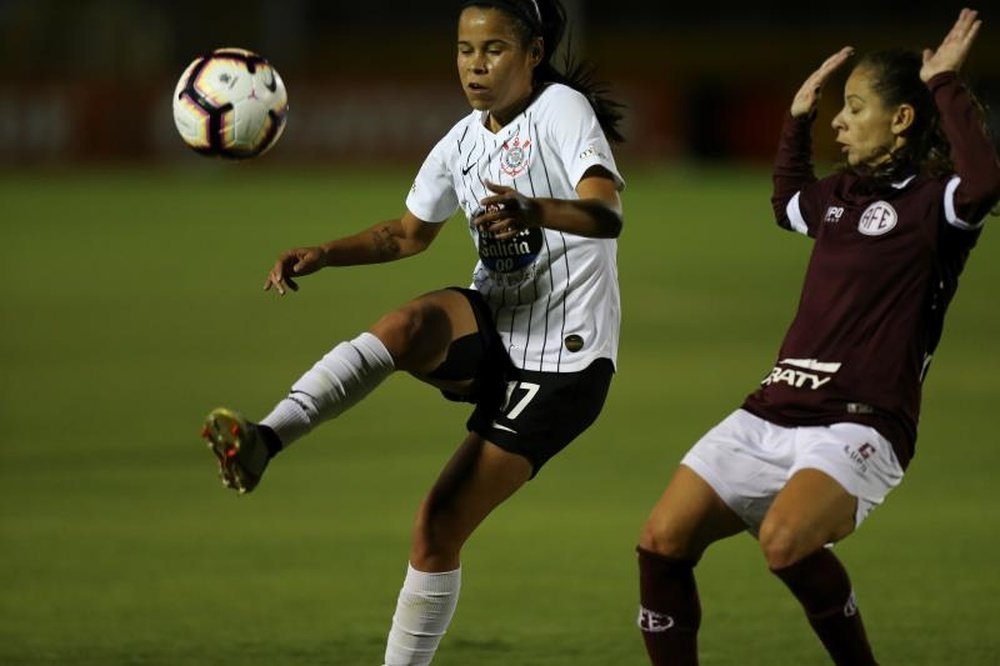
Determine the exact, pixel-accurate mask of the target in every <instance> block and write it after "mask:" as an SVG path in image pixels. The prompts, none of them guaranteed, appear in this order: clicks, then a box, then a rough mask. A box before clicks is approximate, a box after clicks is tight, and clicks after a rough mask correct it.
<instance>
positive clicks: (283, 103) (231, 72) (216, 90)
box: [174, 48, 288, 159]
mask: <svg viewBox="0 0 1000 666" xmlns="http://www.w3.org/2000/svg"><path fill="white" fill-rule="evenodd" d="M287 112H288V94H287V93H286V92H285V84H284V83H283V82H282V81H281V77H280V76H278V72H277V71H275V69H274V68H273V67H271V64H270V63H269V62H268V61H267V60H265V59H264V58H262V57H261V56H259V55H257V54H256V53H253V52H252V51H247V50H244V49H236V48H225V49H217V50H215V51H213V52H212V53H210V54H208V55H204V56H199V57H198V58H196V59H195V61H194V62H192V63H191V64H190V65H188V68H187V69H185V70H184V73H183V74H181V78H180V80H179V81H178V82H177V88H175V89H174V124H175V125H176V126H177V131H178V132H180V135H181V138H182V139H184V143H186V144H187V145H189V146H190V147H191V148H193V149H194V150H196V151H198V152H199V153H201V154H202V155H217V156H221V157H229V158H232V159H244V158H247V157H255V156H257V155H260V154H262V153H264V152H266V151H267V150H268V149H269V148H271V146H273V145H274V143H275V142H276V141H277V140H278V137H280V136H281V133H282V132H283V131H284V129H285V116H286V114H287Z"/></svg>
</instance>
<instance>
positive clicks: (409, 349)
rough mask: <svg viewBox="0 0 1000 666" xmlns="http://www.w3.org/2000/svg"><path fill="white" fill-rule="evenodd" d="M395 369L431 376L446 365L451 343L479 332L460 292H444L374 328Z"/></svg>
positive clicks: (416, 301) (402, 309) (430, 295)
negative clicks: (445, 361) (429, 374)
mask: <svg viewBox="0 0 1000 666" xmlns="http://www.w3.org/2000/svg"><path fill="white" fill-rule="evenodd" d="M370 330H371V332H372V333H373V334H374V335H376V336H377V337H378V338H379V339H380V340H381V341H382V343H383V344H384V345H385V346H386V349H388V350H389V353H390V354H392V357H393V359H394V360H395V362H396V367H397V368H398V369H400V370H405V371H408V372H413V373H429V372H431V371H433V370H434V369H435V368H437V367H438V366H440V365H441V363H443V362H444V360H445V358H447V355H448V349H449V347H450V346H451V343H452V342H453V341H455V340H457V339H459V338H462V337H465V336H467V335H473V334H475V333H476V332H477V331H478V330H479V326H478V323H477V319H476V314H475V312H474V311H473V309H472V305H471V304H470V303H469V300H468V298H466V297H465V296H464V295H463V294H462V292H461V291H459V290H457V289H441V290H439V291H433V292H430V293H427V294H424V295H422V296H419V297H417V298H415V299H413V300H412V301H410V302H409V303H406V304H405V305H402V306H400V307H399V308H396V309H395V310H393V311H392V312H389V313H387V314H385V315H384V316H383V317H382V318H381V319H379V320H378V321H377V322H375V324H374V325H372V327H371V329H370Z"/></svg>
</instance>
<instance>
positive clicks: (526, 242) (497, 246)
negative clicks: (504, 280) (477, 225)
mask: <svg viewBox="0 0 1000 666" xmlns="http://www.w3.org/2000/svg"><path fill="white" fill-rule="evenodd" d="M542 240H543V239H542V230H541V229H539V228H538V227H532V228H531V229H525V230H523V231H521V232H520V233H519V234H518V235H517V236H515V237H514V238H512V239H510V240H497V239H496V238H495V237H494V236H493V235H492V234H489V233H485V232H480V233H479V258H480V260H481V261H482V262H483V265H484V266H486V268H488V269H490V270H491V271H495V272H497V273H513V272H515V271H519V270H522V269H524V268H527V267H528V266H530V265H532V264H534V263H535V260H536V259H537V258H538V253H539V252H541V249H542Z"/></svg>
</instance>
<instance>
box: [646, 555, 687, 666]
mask: <svg viewBox="0 0 1000 666" xmlns="http://www.w3.org/2000/svg"><path fill="white" fill-rule="evenodd" d="M636 550H637V551H638V553H639V598H640V601H641V604H642V605H641V607H640V608H639V629H641V630H642V638H643V640H644V641H645V642H646V652H647V653H648V654H649V660H650V663H652V664H653V666H698V626H699V625H700V624H701V604H700V603H699V601H698V588H697V586H696V585H695V582H694V566H695V564H697V561H695V560H679V559H674V558H672V557H666V556H664V555H658V554H657V553H653V552H651V551H648V550H645V549H643V548H641V547H640V548H637V549H636Z"/></svg>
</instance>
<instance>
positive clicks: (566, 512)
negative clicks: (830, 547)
mask: <svg viewBox="0 0 1000 666" xmlns="http://www.w3.org/2000/svg"><path fill="white" fill-rule="evenodd" d="M626 173H627V175H628V176H629V177H630V178H629V189H628V190H627V191H626V194H625V203H626V207H627V221H626V230H625V233H624V236H623V237H622V239H621V245H620V265H621V280H622V288H623V298H624V307H625V321H624V330H623V341H622V350H621V358H620V372H619V375H618V376H617V378H616V380H615V383H614V386H613V388H612V393H611V396H610V398H609V401H608V404H607V407H606V410H605V413H604V415H603V416H602V418H601V419H600V420H599V421H598V423H597V424H596V425H595V426H594V427H593V428H592V429H591V430H590V431H588V432H587V433H586V434H585V435H584V436H583V437H582V438H581V439H580V440H578V442H576V443H575V444H574V445H573V446H572V447H570V449H568V450H567V451H566V452H565V453H564V454H563V455H561V456H560V457H559V458H557V459H556V460H555V461H553V463H551V465H550V466H549V467H547V468H546V469H545V470H544V471H543V473H542V474H541V475H540V477H539V478H538V479H537V480H536V481H535V482H533V483H531V484H529V486H528V487H527V488H526V489H525V490H523V491H522V492H521V493H519V494H518V495H517V496H516V497H514V498H513V499H512V500H511V501H510V502H509V503H508V504H507V505H505V506H504V507H502V508H501V509H500V510H499V511H498V512H497V513H496V514H494V515H493V516H491V517H490V519H489V520H488V521H487V522H486V523H485V524H484V525H483V527H482V528H481V530H480V531H479V532H478V533H477V534H476V535H475V536H474V538H473V540H472V541H471V542H470V544H469V545H468V547H467V549H466V552H465V553H464V566H465V587H464V590H463V595H462V601H461V603H460V606H459V612H458V614H457V616H456V619H455V622H454V624H453V626H452V629H451V631H450V632H449V635H448V637H447V638H446V640H445V643H444V645H443V647H442V650H441V651H440V653H439V657H438V659H437V660H436V661H435V664H436V665H438V666H458V665H463V666H467V665H469V664H474V665H476V666H494V665H495V666H500V665H503V666H509V665H511V664H526V665H540V666H569V665H572V666H591V665H593V666H598V665H600V666H608V665H610V664H615V665H619V664H623V665H629V664H635V665H638V664H642V663H644V653H643V650H642V647H641V641H640V638H639V636H638V633H637V630H636V629H635V628H634V617H635V614H636V595H637V593H636V575H635V574H636V572H635V563H634V556H633V553H632V548H633V545H634V543H635V540H636V536H637V533H638V530H639V527H640V525H641V523H642V521H643V519H644V518H645V516H646V513H647V512H648V510H649V508H650V506H651V505H652V503H653V502H654V501H655V499H656V497H657V496H658V495H659V493H660V492H661V490H662V488H663V486H664V484H665V483H666V481H667V479H668V477H669V474H670V473H671V471H672V469H673V468H674V466H675V465H676V463H677V461H678V459H679V458H680V456H681V455H682V454H683V452H684V451H685V450H686V449H687V448H688V447H689V446H690V445H691V444H692V443H693V442H694V440H695V439H696V438H697V437H698V436H700V435H701V433H702V432H704V431H705V430H706V429H707V428H708V427H710V426H711V425H713V424H714V423H715V422H717V421H718V420H719V419H721V418H722V417H723V416H724V415H725V414H727V413H728V412H729V411H730V410H731V409H733V408H734V407H735V406H736V405H738V403H739V401H740V400H741V399H742V397H743V396H744V394H745V393H747V392H748V391H750V390H751V389H752V388H753V387H754V384H755V382H756V380H757V379H758V378H759V377H761V376H763V374H764V372H765V371H766V370H767V369H769V367H770V364H771V362H772V360H773V358H774V355H775V354H776V352H777V345H778V343H779V341H780V338H781V335H782V333H783V331H784V329H785V327H786V326H787V324H788V321H789V319H790V317H791V314H792V312H793V310H794V307H795V303H796V300H797V292H798V288H799V285H800V283H801V274H802V268H803V266H804V264H805V261H806V258H807V253H808V248H809V245H808V241H806V240H804V239H802V238H799V237H797V236H793V235H790V234H783V233H781V232H779V231H778V230H777V229H776V228H775V227H774V226H773V225H772V224H771V222H770V211H769V204H768V197H769V191H770V185H769V176H768V174H767V173H766V172H764V171H735V170H697V169H689V170H669V171H666V170H663V171H661V170H626ZM410 177H411V174H409V173H407V172H399V173H390V172H374V171H366V172H361V173H347V172H325V171H300V172H292V173H287V172H285V171H279V170H275V169H270V168H265V167H262V166H260V165H256V164H252V165H242V166H236V165H226V167H225V168H219V169H216V168H205V169H197V170H193V171H184V172H181V171H143V170H138V171H136V172H132V173H129V172H125V171H107V172H93V173H77V172H65V173H48V174H29V175H16V174H12V173H7V174H3V175H2V176H0V205H2V212H0V278H2V284H3V286H4V296H3V301H2V305H0V325H2V333H0V426H2V430H0V432H2V435H0V437H2V440H0V664H12V665H26V666H27V665H32V666H35V665H38V666H40V665H43V664H76V665H81V666H82V665H88V666H91V665H92V666H98V665H100V666H117V665H125V664H129V665H140V664H141V665H144V666H145V665H149V666H153V665H155V666H176V665H189V664H190V665H204V666H227V665H230V664H232V665H236V664H240V665H247V664H251V665H253V664H281V665H289V666H307V665H313V664H317V665H318V664H327V665H329V664H334V665H339V664H343V665H347V666H354V665H363V664H378V663H381V662H380V658H381V654H382V649H383V640H384V635H385V633H386V630H387V628H388V622H389V617H390V615H391V612H392V609H393V605H394V602H395V596H396V592H397V590H398V587H399V584H400V582H401V580H402V576H403V573H404V568H405V563H406V553H407V548H408V541H409V527H410V523H411V520H412V516H413V512H414V510H415V508H416V505H417V503H418V501H419V499H420V498H421V496H422V495H423V493H424V492H425V491H426V489H427V488H428V487H429V484H430V483H431V482H432V481H433V479H434V478H435V476H436V474H437V472H438V470H439V469H440V467H441V466H442V465H443V463H444V462H445V460H446V459H447V458H448V456H449V455H450V453H451V451H452V450H453V448H454V447H455V445H456V444H457V443H458V442H459V441H460V439H461V437H462V435H463V424H464V420H465V416H466V410H465V409H464V408H463V407H462V406H460V405H454V404H451V403H447V402H445V401H443V400H441V399H440V398H439V397H438V396H437V394H436V393H435V392H434V391H432V390H430V389H428V388H426V387H424V386H422V385H420V384H418V383H417V382H415V381H413V380H411V379H409V378H406V377H403V376H399V377H394V378H393V379H391V380H390V381H388V382H387V383H386V384H385V385H384V387H383V388H382V389H380V390H379V391H378V392H376V393H375V394H373V395H372V396H371V397H370V398H369V399H368V400H366V401H365V402H364V403H362V404H361V405H359V406H358V407H357V408H355V409H354V410H353V411H351V412H350V413H348V414H346V415H345V416H344V417H342V418H341V419H340V420H339V421H337V422H335V423H333V424H329V425H327V426H325V427H324V428H322V429H321V430H319V431H318V432H316V433H314V434H313V435H312V436H310V438H308V439H307V440H305V441H303V442H301V443H299V444H297V445H296V446H295V448H294V449H293V450H292V451H290V452H288V453H287V454H285V455H283V456H282V457H281V458H279V459H278V460H277V461H275V463H274V465H273V467H272V469H271V470H269V473H268V476H267V478H266V479H265V481H264V483H263V484H262V485H261V487H260V489H259V490H258V491H257V492H256V493H254V494H253V495H251V496H248V497H244V498H239V497H236V496H235V495H233V494H231V493H228V492H224V491H223V490H222V488H221V487H220V486H219V485H218V481H217V480H216V478H215V472H214V469H213V462H212V460H211V457H210V455H209V454H208V452H207V451H205V450H204V448H203V447H202V445H201V443H200V442H199V440H198V437H197V431H198V429H199V425H200V420H201V418H202V417H203V415H204V414H205V413H206V412H207V410H208V409H210V408H211V407H214V406H216V405H217V404H229V405H232V406H234V407H237V408H239V409H241V410H244V411H245V412H246V413H248V414H250V415H254V416H260V415H261V414H262V413H264V412H265V411H266V410H267V409H268V408H269V407H270V406H271V404H272V403H273V402H274V401H275V400H276V399H278V398H280V397H281V396H282V395H283V394H284V392H285V390H286V389H287V387H288V385H289V384H290V383H291V382H292V381H293V380H294V379H295V378H297V377H298V376H299V374H301V372H302V371H303V370H304V369H305V368H306V367H308V366H309V365H310V364H311V363H312V362H313V361H314V360H315V359H316V358H318V357H319V356H320V355H322V353H324V352H325V351H326V350H327V349H328V348H329V347H331V346H332V345H333V344H335V343H336V342H338V341H339V340H341V339H343V338H345V337H348V336H353V335H354V334H355V333H356V332H357V331H359V330H361V329H363V328H364V327H366V326H367V325H368V324H369V323H370V322H371V321H372V320H373V319H374V318H376V317H377V316H378V315H379V314H381V313H382V312H384V311H385V310H387V309H388V308H391V307H393V306H394V305H396V304H398V303H400V302H402V301H404V300H406V299H408V298H410V297H412V296H414V295H416V294H418V293H420V292H422V291H425V290H431V289H435V288H437V287H440V286H443V285H448V284H465V283H466V282H467V281H468V279H469V274H470V269H471V265H472V258H473V253H472V251H471V245H470V241H469V239H468V236H467V233H466V231H465V228H464V225H463V224H461V223H459V224H455V223H452V224H451V225H450V227H449V228H448V229H446V230H445V231H444V232H443V233H442V235H441V236H440V237H439V240H438V243H436V244H435V247H434V248H432V249H431V250H430V252H428V253H427V254H425V255H423V256H420V257H417V258H415V259H412V260H410V261H408V262H402V263H400V264H394V265H389V266H381V267H365V268H352V269H343V270H341V271H327V272H325V273H323V274H321V275H319V276H316V277H313V278H309V279H307V280H304V281H303V283H304V284H303V286H304V288H303V291H302V292H300V293H299V294H296V295H294V296H292V297H289V298H285V299H283V300H282V299H276V298H274V297H272V296H271V295H270V294H264V293H262V292H261V291H260V287H261V284H262V282H263V278H264V275H265V274H266V272H267V269H268V268H269V266H270V264H271V262H272V261H273V258H274V256H275V254H276V252H277V251H279V250H281V249H284V248H285V247H288V246H291V245H297V244H305V243H310V242H315V241H320V240H326V239H329V238H332V237H336V236H338V235H342V234H345V233H348V232H351V231H355V230H357V229H359V228H360V227H361V226H363V225H367V224H369V223H371V222H374V221H376V220H377V219H380V218H387V217H390V216H393V215H395V214H397V213H398V212H399V211H401V210H402V199H403V197H404V196H405V193H406V188H407V186H408V184H409V178H410ZM994 235H995V234H994V233H993V232H992V231H991V230H987V232H986V233H985V234H984V237H983V239H982V242H981V246H980V247H979V248H978V249H977V250H976V252H975V253H974V255H973V257H972V260H971V261H970V265H969V267H968V269H967V271H966V274H965V276H964V278H963V285H962V288H961V289H960V291H959V294H958V297H957V299H956V301H955V303H954V305H953V307H952V312H951V315H950V318H949V322H948V326H947V330H946V334H945V338H944V341H943V343H942V347H941V349H940V352H939V354H938V357H937V359H936V361H935V367H934V368H933V370H932V372H931V375H930V379H929V381H928V386H927V390H926V394H925V401H924V406H925V409H924V416H923V423H922V432H921V440H920V443H919V446H918V455H917V458H916V460H915V462H914V463H913V465H912V467H911V468H910V471H909V473H908V476H907V479H906V481H905V482H904V484H903V486H902V487H901V488H900V489H899V490H898V491H897V492H896V493H895V494H894V495H893V496H892V497H891V498H890V501H889V502H888V503H887V504H886V505H885V506H884V507H882V508H880V509H879V510H878V511H876V512H875V514H873V516H872V517H871V518H870V520H869V521H868V522H867V523H866V524H865V526H864V527H863V529H862V530H861V531H860V533H859V534H858V535H856V536H854V537H851V538H850V539H848V540H847V541H846V542H845V543H844V544H842V546H840V547H839V552H840V553H841V554H842V557H843V559H844V560H845V561H846V562H847V563H848V566H849V567H850V569H851V571H852V576H853V578H854V581H855V583H856V587H857V589H858V594H859V599H860V603H861V607H862V609H863V612H864V613H865V617H866V621H867V623H868V627H869V633H870V635H871V637H872V639H873V641H874V643H875V645H876V648H877V652H878V653H879V655H880V657H881V659H882V662H883V663H884V664H886V665H893V664H899V665H904V664H905V665H907V666H916V665H921V664H941V663H953V664H960V665H979V664H982V665H986V664H996V663H997V662H998V660H1000V638H998V637H997V635H996V634H995V633H994V630H993V629H991V627H994V626H996V625H997V624H1000V604H997V603H996V599H997V598H998V596H1000V576H998V575H997V573H996V559H997V556H998V554H1000V552H998V551H1000V540H998V537H997V534H998V532H1000V504H998V503H997V501H996V494H995V490H994V488H995V487H996V483H995V477H996V474H997V469H1000V446H998V444H1000V441H998V436H997V430H996V426H995V421H994V420H993V417H994V414H993V409H995V403H996V401H997V399H998V398H1000V353H998V352H997V347H996V342H997V341H998V340H1000V308H998V307H997V301H996V287H997V285H998V284H1000V243H998V242H997V239H995V238H993V236H994ZM699 573H700V579H699V581H700V586H701V592H702V602H703V606H704V622H703V631H702V637H701V645H702V647H703V660H702V661H703V663H704V664H706V665H708V666H711V665H716V664H718V665H723V664H733V665H739V666H754V665H756V664H760V665H765V664H766V665H768V666H772V665H774V664H821V663H825V662H824V657H823V655H822V653H821V651H820V649H819V648H818V644H817V642H816V640H815V639H814V638H813V636H812V635H811V634H810V633H809V631H808V629H807V626H806V623H805V621H804V619H803V618H802V617H801V614H800V611H799V609H798V608H797V606H796V605H795V603H794V601H793V600H792V598H791V597H790V595H788V594H787V592H786V591H785V590H784V588H783V587H782V586H781V585H780V583H778V582H777V581H776V580H774V579H773V578H772V577H771V576H770V575H769V574H768V573H767V572H766V569H765V567H764V564H763V561H762V558H761V557H760V555H759V553H758V551H757V548H756V545H755V543H754V542H753V541H752V540H751V539H750V538H749V537H745V536H743V537H737V538H735V539H732V540H730V541H728V542H725V543H722V544H719V545H718V546H716V547H715V548H714V549H713V550H711V551H710V552H709V554H708V555H707V556H706V558H705V560H704V561H703V563H702V565H701V566H700V568H699Z"/></svg>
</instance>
